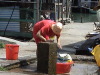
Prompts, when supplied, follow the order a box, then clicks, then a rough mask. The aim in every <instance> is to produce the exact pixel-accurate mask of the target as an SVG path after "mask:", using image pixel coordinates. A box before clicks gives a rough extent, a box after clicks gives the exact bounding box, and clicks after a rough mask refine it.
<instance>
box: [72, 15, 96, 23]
mask: <svg viewBox="0 0 100 75" xmlns="http://www.w3.org/2000/svg"><path fill="white" fill-rule="evenodd" d="M71 17H72V20H73V21H74V22H80V23H81V22H82V23H85V22H97V15H96V14H89V13H72V14H71Z"/></svg>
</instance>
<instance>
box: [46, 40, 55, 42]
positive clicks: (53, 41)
mask: <svg viewBox="0 0 100 75" xmlns="http://www.w3.org/2000/svg"><path fill="white" fill-rule="evenodd" d="M46 42H54V40H47V41H46Z"/></svg>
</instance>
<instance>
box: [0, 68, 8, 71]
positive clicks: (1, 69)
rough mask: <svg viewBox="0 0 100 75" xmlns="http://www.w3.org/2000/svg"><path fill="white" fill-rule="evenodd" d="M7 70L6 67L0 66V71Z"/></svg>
mask: <svg viewBox="0 0 100 75" xmlns="http://www.w3.org/2000/svg"><path fill="white" fill-rule="evenodd" d="M7 70H8V69H7V68H4V67H0V71H7Z"/></svg>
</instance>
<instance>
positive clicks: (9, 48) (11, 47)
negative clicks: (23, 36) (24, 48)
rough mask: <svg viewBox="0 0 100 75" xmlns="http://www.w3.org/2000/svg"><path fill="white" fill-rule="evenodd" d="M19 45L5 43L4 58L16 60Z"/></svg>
mask: <svg viewBox="0 0 100 75" xmlns="http://www.w3.org/2000/svg"><path fill="white" fill-rule="evenodd" d="M18 52H19V45H16V44H6V59H7V60H16V59H18Z"/></svg>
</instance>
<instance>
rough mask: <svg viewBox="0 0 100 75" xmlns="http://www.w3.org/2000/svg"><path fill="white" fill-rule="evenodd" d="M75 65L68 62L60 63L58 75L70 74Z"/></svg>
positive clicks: (57, 67)
mask: <svg viewBox="0 0 100 75" xmlns="http://www.w3.org/2000/svg"><path fill="white" fill-rule="evenodd" d="M72 64H73V61H72V62H66V63H58V62H57V64H56V74H62V73H69V72H70V69H71V66H72Z"/></svg>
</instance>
